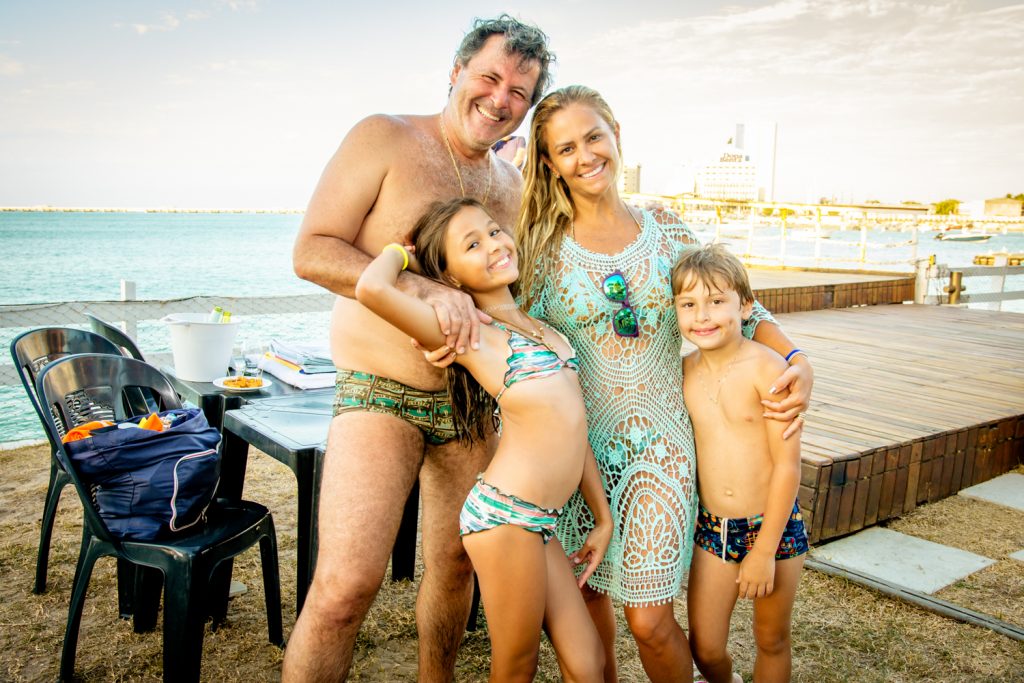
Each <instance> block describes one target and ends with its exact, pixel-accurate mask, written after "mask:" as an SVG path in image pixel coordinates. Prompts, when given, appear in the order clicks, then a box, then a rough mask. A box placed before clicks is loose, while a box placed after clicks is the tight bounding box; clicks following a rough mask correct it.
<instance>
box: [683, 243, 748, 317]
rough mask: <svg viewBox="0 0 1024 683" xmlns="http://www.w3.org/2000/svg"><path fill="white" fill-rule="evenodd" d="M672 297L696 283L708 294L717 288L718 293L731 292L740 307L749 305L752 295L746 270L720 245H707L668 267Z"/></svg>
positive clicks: (687, 252)
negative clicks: (729, 290)
mask: <svg viewBox="0 0 1024 683" xmlns="http://www.w3.org/2000/svg"><path fill="white" fill-rule="evenodd" d="M671 278H672V295H673V296H675V295H677V294H679V292H681V291H682V290H683V289H687V288H688V287H689V286H690V284H691V283H692V282H693V281H694V280H695V279H696V280H698V281H700V282H703V283H704V286H705V287H707V288H708V291H711V287H713V286H714V287H717V288H719V289H720V290H722V291H725V290H728V289H731V290H733V291H734V292H736V293H737V294H739V296H740V303H741V304H746V303H752V302H753V301H754V292H753V290H751V289H750V279H749V278H747V269H746V268H744V267H743V264H742V263H740V260H739V259H738V258H736V257H735V256H733V255H732V254H731V253H730V252H729V250H728V249H726V248H725V246H723V245H721V244H708V245H705V246H703V247H697V248H696V249H687V250H686V251H684V252H683V254H682V256H680V257H679V260H678V261H676V264H675V265H674V266H672V276H671Z"/></svg>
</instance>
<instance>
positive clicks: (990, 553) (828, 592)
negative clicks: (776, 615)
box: [0, 446, 1024, 683]
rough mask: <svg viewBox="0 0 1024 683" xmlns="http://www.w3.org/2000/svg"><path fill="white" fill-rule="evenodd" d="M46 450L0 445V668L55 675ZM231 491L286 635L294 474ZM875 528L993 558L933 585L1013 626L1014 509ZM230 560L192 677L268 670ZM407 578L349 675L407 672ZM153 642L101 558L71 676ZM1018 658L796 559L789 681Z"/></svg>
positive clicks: (61, 621)
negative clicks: (121, 610)
mask: <svg viewBox="0 0 1024 683" xmlns="http://www.w3.org/2000/svg"><path fill="white" fill-rule="evenodd" d="M47 457H48V456H47V453H46V449H45V448H44V447H41V446H37V447H29V448H22V449H19V450H15V451H7V452H0V510H2V513H0V538H2V539H3V542H2V545H0V577H2V578H0V680H10V681H37V680H54V679H55V678H56V676H57V671H58V665H59V659H60V651H61V644H62V642H63V633H64V625H65V621H66V619H67V605H68V599H69V597H70V593H71V580H72V575H73V572H74V563H75V559H76V558H77V555H78V544H79V541H80V526H79V525H80V520H81V508H80V505H79V502H78V500H77V497H76V496H75V493H74V491H73V490H72V489H70V488H68V489H66V490H65V492H64V496H63V498H62V500H61V504H60V508H59V513H58V518H57V525H56V529H55V531H54V540H53V547H52V549H51V555H50V580H49V589H48V592H47V593H46V594H44V595H33V594H32V593H31V590H30V589H31V585H32V576H33V572H34V566H35V554H36V547H37V543H38V534H39V526H38V525H39V518H40V515H41V511H42V502H43V495H44V492H45V489H46V476H47V469H48V463H47ZM1019 471H1022V472H1024V468H1022V469H1021V470H1019ZM245 495H246V497H247V498H249V499H252V500H256V501H259V502H262V503H264V504H265V505H267V506H268V507H270V508H271V510H272V511H273V513H274V517H275V522H276V524H277V530H278V541H279V544H280V559H281V580H282V599H283V614H284V623H285V636H286V637H287V635H288V634H289V633H290V631H291V628H292V625H293V624H294V621H295V612H294V595H295V594H294V586H295V561H294V558H295V503H294V496H295V487H294V479H293V478H292V475H291V473H290V472H289V471H288V470H287V469H285V468H284V466H283V465H280V464H279V463H277V462H275V461H273V460H271V459H270V458H268V457H266V456H264V455H263V454H260V453H258V452H253V453H252V454H251V456H250V460H249V473H248V476H247V480H246V492H245ZM890 527H891V528H894V529H897V530H899V531H901V532H903V533H908V534H912V535H915V536H919V537H921V538H926V539H929V540H934V541H938V542H941V543H945V544H947V545H953V546H956V547H960V548H964V549H966V550H971V551H973V552H977V553H981V554H984V555H986V556H987V557H991V558H993V559H996V560H998V562H997V563H996V564H995V565H993V566H992V567H989V568H988V569H985V570H983V571H981V572H978V573H977V574H974V575H972V576H971V577H968V578H967V579H965V580H964V581H961V582H959V583H957V584H955V585H954V586H951V587H949V588H946V589H944V590H943V591H941V592H940V593H939V594H938V595H939V597H941V598H944V599H946V600H950V601H952V602H956V603H958V604H962V605H965V606H969V607H971V608H973V609H976V610H979V611H984V612H986V613H989V614H992V615H994V616H997V617H999V618H1001V619H1004V620H1006V621H1009V622H1011V623H1015V624H1018V625H1022V626H1024V563H1020V562H1017V561H1015V560H1011V559H1009V558H1008V557H1007V555H1008V554H1009V553H1011V552H1015V551H1017V550H1020V549H1022V548H1024V513H1021V512H1019V511H1013V510H1010V509H1006V508H1001V507H998V506H995V505H990V504H986V503H983V502H980V501H971V500H965V499H960V498H957V497H953V498H950V499H947V500H945V501H942V502H939V503H936V504H934V505H930V506H926V507H924V508H920V509H918V510H916V511H915V512H914V513H912V514H911V515H908V516H907V517H905V518H903V519H900V520H897V521H895V522H893V523H891V524H890ZM235 566H236V569H235V576H236V578H238V579H240V580H241V581H243V582H244V583H245V584H247V585H248V586H249V587H250V590H249V592H248V593H247V594H245V595H242V596H240V597H238V598H236V599H234V600H233V601H232V603H231V605H230V608H229V612H228V620H227V623H226V624H225V625H224V626H222V627H221V628H220V629H218V630H217V631H215V632H214V631H210V630H209V629H207V633H206V639H205V645H204V651H203V674H202V676H203V680H211V681H213V680H216V681H246V682H247V683H255V682H257V681H275V680H278V679H279V678H280V670H281V659H282V654H283V653H282V651H281V650H279V649H278V648H276V647H274V646H273V645H270V644H269V643H268V642H267V630H266V617H265V614H264V610H263V594H262V588H261V586H262V583H261V580H260V568H259V555H258V552H256V551H255V550H252V551H249V552H247V553H245V554H244V555H242V556H241V557H240V558H239V559H238V560H237V561H236V565H235ZM419 570H420V571H422V567H420V568H419ZM415 591H416V586H415V584H413V583H410V582H400V583H391V582H386V583H385V585H384V587H383V588H382V591H381V594H380V596H379V598H378V600H377V602H376V604H375V606H374V608H373V610H372V611H371V613H370V615H369V617H368V619H367V621H366V624H365V626H364V627H363V629H362V632H361V634H360V637H359V641H358V643H357V651H356V656H355V664H354V668H353V672H352V676H351V678H352V679H353V680H361V681H412V680H415V672H416V628H415V619H414V615H413V606H414V603H415ZM675 610H676V614H677V616H678V618H679V621H680V622H681V623H684V624H685V623H686V606H685V601H684V600H677V601H676V606H675ZM481 623H482V624H483V619H481ZM750 625H751V609H750V605H749V603H741V604H740V606H739V607H738V608H737V611H736V614H735V616H734V619H733V625H732V631H731V637H730V647H731V650H732V652H733V654H734V657H735V660H736V663H737V667H738V670H739V672H740V673H741V674H742V675H743V677H744V680H745V681H750V680H751V672H752V667H753V655H754V649H753V646H752V640H751V637H750ZM161 651H162V647H161V639H160V631H159V628H158V630H157V631H155V632H152V633H146V634H136V633H134V632H133V630H132V626H131V623H130V622H128V621H122V620H120V619H119V618H118V617H117V604H116V588H115V580H114V561H113V560H112V559H106V560H101V561H100V562H99V564H98V566H97V570H96V572H95V573H94V575H93V578H92V582H91V584H90V590H89V596H88V599H87V601H86V608H85V616H84V618H83V622H82V629H81V636H80V638H79V644H78V659H77V666H76V673H77V675H78V676H79V677H80V678H81V679H82V680H89V681H141V680H154V679H159V678H160V674H161ZM617 659H618V662H619V667H620V672H621V680H622V681H624V682H627V683H628V682H631V681H637V682H640V681H644V680H646V677H645V676H644V674H643V669H642V667H641V665H640V661H639V658H638V655H637V651H636V647H635V645H634V644H633V643H632V640H631V638H630V637H629V634H628V631H627V629H626V627H625V622H624V621H622V619H621V616H620V620H619V638H618V656H617ZM487 665H488V643H487V636H486V630H484V629H481V630H479V631H477V632H475V633H470V634H467V636H466V639H465V641H464V643H463V647H462V648H461V650H460V654H459V661H458V665H457V671H456V680H458V681H484V680H486V678H487ZM1022 671H1024V643H1020V642H1017V641H1014V640H1011V639H1009V638H1006V637H1003V636H999V635H996V634H994V633H992V632H991V631H988V630H986V629H982V628H978V627H974V626H968V625H965V624H961V623H958V622H955V621H951V620H949V619H946V618H944V617H941V616H938V615H935V614H932V613H930V612H926V611H923V610H921V609H918V608H916V607H912V606H909V605H907V604H904V603H901V602H898V601H895V600H892V599H890V598H886V597H884V596H881V595H879V594H877V593H874V592H872V591H870V590H868V589H865V588H861V587H859V586H857V585H854V584H851V583H849V582H847V581H845V580H843V579H837V578H833V577H829V576H824V575H822V574H818V573H815V572H811V571H806V572H805V573H804V577H803V579H802V583H801V588H800V592H799V594H798V596H797V601H796V606H795V613H794V631H793V680H795V681H806V682H809V683H811V682H813V683H829V682H832V681H835V682H839V681H866V682H877V683H882V682H883V681H885V682H897V683H898V682H901V681H940V682H942V681H948V682H950V683H953V682H960V681H971V682H972V683H974V682H979V681H992V682H995V681H1011V680H1022V673H1021V672H1022ZM558 679H559V675H558V667H557V664H556V662H555V658H554V653H553V652H552V650H551V648H550V647H549V646H548V645H547V644H546V643H545V644H544V646H543V651H542V653H541V662H540V671H539V673H538V676H537V680H538V681H556V680H558Z"/></svg>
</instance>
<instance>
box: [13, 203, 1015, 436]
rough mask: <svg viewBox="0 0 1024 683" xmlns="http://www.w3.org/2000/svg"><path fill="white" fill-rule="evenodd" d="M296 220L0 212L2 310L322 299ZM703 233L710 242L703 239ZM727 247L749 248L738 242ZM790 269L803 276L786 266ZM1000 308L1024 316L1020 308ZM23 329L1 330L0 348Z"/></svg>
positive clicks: (308, 320) (951, 254) (965, 253)
mask: <svg viewBox="0 0 1024 683" xmlns="http://www.w3.org/2000/svg"><path fill="white" fill-rule="evenodd" d="M301 220H302V217H301V216H300V215H298V214H270V213H144V212H112V213H101V212H96V213H92V212H89V213H85V212H0V254H3V257H2V258H0V304H15V303H42V302H59V301H103V300H115V299H118V298H120V280H121V279H127V280H133V281H134V282H135V283H136V288H137V291H136V296H137V298H139V299H172V298H179V297H188V296H196V295H221V296H245V297H252V296H273V295H283V294H313V293H318V292H321V291H323V290H321V289H320V288H318V287H316V286H315V285H312V284H310V283H307V282H303V281H301V280H299V279H298V278H297V277H295V274H294V273H293V271H292V263H291V252H292V244H293V242H294V239H295V234H296V232H297V230H298V227H299V224H300V222H301ZM699 231H700V232H701V233H702V234H707V233H709V232H710V233H711V234H713V228H710V227H701V228H699ZM737 231H738V229H737ZM724 232H726V233H728V232H729V230H725V231H724ZM758 234H762V233H760V232H759V233H758ZM765 234H770V231H768V232H767V233H765ZM909 238H910V234H909V233H897V232H873V233H871V238H870V239H871V242H872V244H873V245H877V244H880V243H883V242H889V243H891V242H898V241H905V240H908V239H909ZM857 239H859V232H857V231H839V232H835V233H833V235H832V240H829V241H834V242H835V243H836V246H835V247H834V248H833V247H829V246H826V247H825V251H824V253H825V254H827V255H832V256H837V257H845V256H847V255H848V256H850V257H852V256H853V255H854V254H855V253H856V250H855V249H853V248H849V247H842V246H839V244H838V243H839V241H840V240H857ZM726 241H727V242H733V243H734V245H735V246H737V247H742V246H745V242H744V240H743V239H741V238H738V237H735V238H730V237H726ZM758 244H764V246H763V249H764V251H765V252H766V253H767V254H770V255H775V254H776V253H777V251H778V246H777V245H776V244H765V243H755V246H758ZM1002 250H1007V251H1010V252H1024V234H1020V233H1011V234H1009V235H996V236H994V237H992V239H991V240H989V241H988V242H985V243H953V242H944V241H939V240H933V239H932V238H931V234H929V233H924V234H923V235H922V238H921V244H920V247H919V249H918V253H919V256H922V257H924V256H927V255H928V254H932V253H934V254H936V256H937V259H938V261H939V262H940V263H948V264H949V265H960V266H966V265H970V264H971V259H972V258H973V256H974V255H975V254H979V253H988V252H990V251H1002ZM787 251H788V253H789V254H794V255H799V254H805V255H810V254H812V253H813V246H812V245H811V244H807V243H799V242H793V241H791V242H789V244H788V247H787ZM869 258H872V259H875V260H895V259H909V258H910V251H909V249H885V248H883V247H879V246H873V247H872V248H871V249H870V251H869ZM793 265H807V264H806V262H799V261H795V260H794V261H793ZM830 265H832V266H833V267H843V265H842V264H830ZM845 267H850V268H855V267H857V266H856V264H855V263H850V264H847V265H846V266H845ZM872 268H873V269H881V267H872ZM888 268H892V269H895V270H904V271H906V270H909V269H910V267H909V265H905V266H890V267H887V269H888ZM1015 280H1017V282H1013V283H1008V286H1007V289H1017V290H1020V289H1024V277H1021V278H1015ZM971 291H977V290H975V289H972V290H971ZM1003 307H1004V310H1015V311H1020V312H1024V301H1014V302H1006V303H1004V305H1003ZM240 322H242V327H241V330H240V333H239V338H249V339H252V338H254V337H261V338H263V339H269V338H271V337H277V338H280V339H282V340H287V341H310V340H317V339H320V340H323V341H324V342H325V343H326V340H327V324H328V314H327V313H326V312H325V313H318V314H302V315H275V316H252V317H248V318H242V319H241V320H240ZM71 326H76V327H82V328H83V329H84V328H86V325H84V324H78V325H76V324H71ZM24 329H25V328H22V329H16V328H0V343H2V345H3V348H5V349H6V348H8V347H9V344H10V341H11V339H13V338H14V337H15V336H16V335H17V334H20V333H21V332H22V331H24ZM138 341H139V342H140V346H141V347H142V349H143V350H144V351H155V352H164V351H168V350H169V335H168V332H167V329H166V328H165V327H164V326H163V325H162V324H160V323H158V322H155V321H154V322H148V323H140V325H139V333H138ZM42 438H43V433H42V429H41V427H40V426H39V425H38V421H37V419H36V417H35V415H34V414H33V413H32V410H31V406H30V405H29V403H28V400H27V398H26V397H25V395H24V390H23V389H22V387H21V386H20V385H18V386H7V387H4V386H0V443H7V442H12V441H22V440H34V439H42Z"/></svg>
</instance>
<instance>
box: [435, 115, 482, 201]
mask: <svg viewBox="0 0 1024 683" xmlns="http://www.w3.org/2000/svg"><path fill="white" fill-rule="evenodd" d="M437 120H438V121H440V122H441V139H442V140H444V148H445V149H447V150H448V158H449V159H451V160H452V167H453V168H454V169H455V177H456V178H458V179H459V190H460V191H461V192H462V196H463V197H465V196H466V186H465V184H463V182H462V171H460V170H459V163H458V162H457V161H455V153H454V152H452V143H450V142H448V131H447V130H446V129H445V127H444V112H441V113H440V114H439V115H438V117H437ZM493 180H494V164H492V163H491V150H487V189H486V190H485V191H484V198H483V201H481V202H480V203H481V204H483V205H484V206H487V198H488V197H490V196H491V182H492V181H493Z"/></svg>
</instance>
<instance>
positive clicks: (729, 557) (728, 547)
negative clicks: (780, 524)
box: [693, 502, 808, 562]
mask: <svg viewBox="0 0 1024 683" xmlns="http://www.w3.org/2000/svg"><path fill="white" fill-rule="evenodd" d="M762 522H764V515H754V516H753V517H747V518H732V519H730V518H729V517H718V516H716V515H713V514H711V513H710V512H708V510H707V508H705V507H704V506H703V505H700V506H699V509H698V511H697V531H696V532H695V533H694V535H693V541H694V543H696V544H697V546H698V547H700V548H701V549H702V550H706V551H707V552H709V553H711V554H712V555H716V556H718V557H721V558H722V561H723V562H742V561H743V558H744V557H746V556H747V553H749V552H750V549H751V548H753V547H754V541H756V540H757V534H758V533H759V532H760V531H761V523H762ZM807 550H808V547H807V530H806V529H805V528H804V518H803V515H801V514H800V508H799V506H798V505H797V503H796V502H794V503H793V512H792V513H791V514H790V515H789V522H787V523H786V529H785V530H784V531H783V532H782V538H781V539H780V540H779V548H778V550H776V551H775V559H776V560H788V559H789V558H791V557H798V556H800V555H803V554H804V553H806V552H807Z"/></svg>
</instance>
